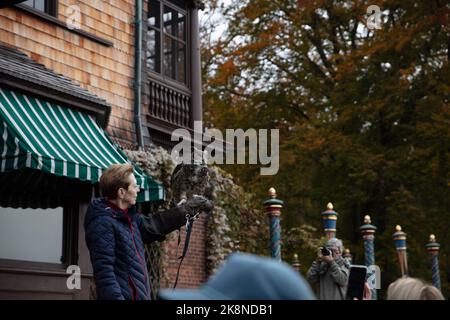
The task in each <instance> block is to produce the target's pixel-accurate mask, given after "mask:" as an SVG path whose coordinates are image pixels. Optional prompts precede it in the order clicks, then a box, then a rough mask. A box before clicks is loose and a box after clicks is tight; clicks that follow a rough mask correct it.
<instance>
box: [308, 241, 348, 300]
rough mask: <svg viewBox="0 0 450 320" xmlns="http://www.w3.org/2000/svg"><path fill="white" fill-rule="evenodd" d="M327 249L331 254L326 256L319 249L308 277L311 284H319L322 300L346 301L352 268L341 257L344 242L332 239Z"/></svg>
mask: <svg viewBox="0 0 450 320" xmlns="http://www.w3.org/2000/svg"><path fill="white" fill-rule="evenodd" d="M325 248H326V250H325V251H327V250H328V251H329V253H330V254H328V255H324V254H323V252H322V249H319V250H318V252H317V259H316V260H315V261H314V262H313V263H312V265H311V267H310V268H309V270H308V272H307V274H306V277H307V279H308V280H309V281H311V282H316V283H319V292H318V295H317V296H318V297H319V299H320V300H344V299H345V293H346V290H347V282H348V275H349V268H350V267H349V265H348V263H347V262H346V261H345V260H344V258H343V257H342V256H341V254H342V249H343V248H342V241H341V240H339V239H336V238H332V239H330V240H328V241H327V243H326V245H325Z"/></svg>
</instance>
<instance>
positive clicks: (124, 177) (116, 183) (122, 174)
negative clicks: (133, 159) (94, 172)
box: [100, 163, 133, 200]
mask: <svg viewBox="0 0 450 320" xmlns="http://www.w3.org/2000/svg"><path fill="white" fill-rule="evenodd" d="M132 173H133V166H132V165H131V164H129V163H124V164H122V163H120V164H119V163H116V164H112V165H110V166H109V167H108V168H107V169H106V170H105V171H104V172H103V174H102V176H101V177H100V193H101V194H102V196H104V197H106V198H108V199H110V200H114V199H117V191H119V189H120V188H124V189H128V187H129V185H130V180H129V176H130V174H132Z"/></svg>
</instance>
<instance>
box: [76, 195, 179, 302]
mask: <svg viewBox="0 0 450 320" xmlns="http://www.w3.org/2000/svg"><path fill="white" fill-rule="evenodd" d="M185 222H186V218H185V212H184V210H183V209H181V208H174V209H171V210H168V211H166V212H164V213H162V214H160V213H157V214H153V215H150V216H148V217H147V216H144V215H141V214H138V213H136V208H135V207H134V206H133V207H131V208H129V209H128V210H125V211H124V210H121V209H119V208H118V207H117V206H115V205H114V204H112V203H110V202H107V200H106V199H105V198H96V199H93V200H92V201H91V203H90V205H89V207H88V209H87V213H86V217H85V220H84V229H85V232H86V243H87V246H88V248H89V252H90V257H91V262H92V266H93V269H94V279H95V284H96V288H97V299H108V300H123V299H126V300H134V299H136V300H142V299H144V300H146V299H150V286H149V279H148V273H147V268H146V261H145V250H144V243H151V242H153V241H163V240H164V239H165V235H166V234H168V233H170V232H172V231H174V230H175V229H178V228H180V227H181V226H182V225H184V223H185Z"/></svg>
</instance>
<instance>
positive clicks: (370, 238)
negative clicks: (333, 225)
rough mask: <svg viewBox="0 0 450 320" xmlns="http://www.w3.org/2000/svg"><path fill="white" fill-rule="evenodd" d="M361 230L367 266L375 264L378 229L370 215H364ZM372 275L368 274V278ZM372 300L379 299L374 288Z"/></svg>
mask: <svg viewBox="0 0 450 320" xmlns="http://www.w3.org/2000/svg"><path fill="white" fill-rule="evenodd" d="M359 230H361V233H362V237H363V240H364V262H365V265H366V267H369V266H373V265H375V246H374V240H375V232H376V230H377V227H375V226H374V225H373V224H372V221H371V220H370V216H369V215H366V216H365V217H364V224H363V225H362V226H361V227H359ZM370 276H371V275H368V278H369V277H370ZM372 300H377V289H375V288H373V289H372Z"/></svg>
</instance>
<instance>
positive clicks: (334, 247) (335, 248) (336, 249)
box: [328, 245, 341, 257]
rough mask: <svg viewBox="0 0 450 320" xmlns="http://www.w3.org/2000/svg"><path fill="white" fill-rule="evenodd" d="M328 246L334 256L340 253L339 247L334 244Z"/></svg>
mask: <svg viewBox="0 0 450 320" xmlns="http://www.w3.org/2000/svg"><path fill="white" fill-rule="evenodd" d="M328 248H330V250H331V252H332V253H333V257H336V256H338V255H340V254H341V252H340V251H339V248H338V247H337V246H335V245H332V246H329V247H328Z"/></svg>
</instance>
